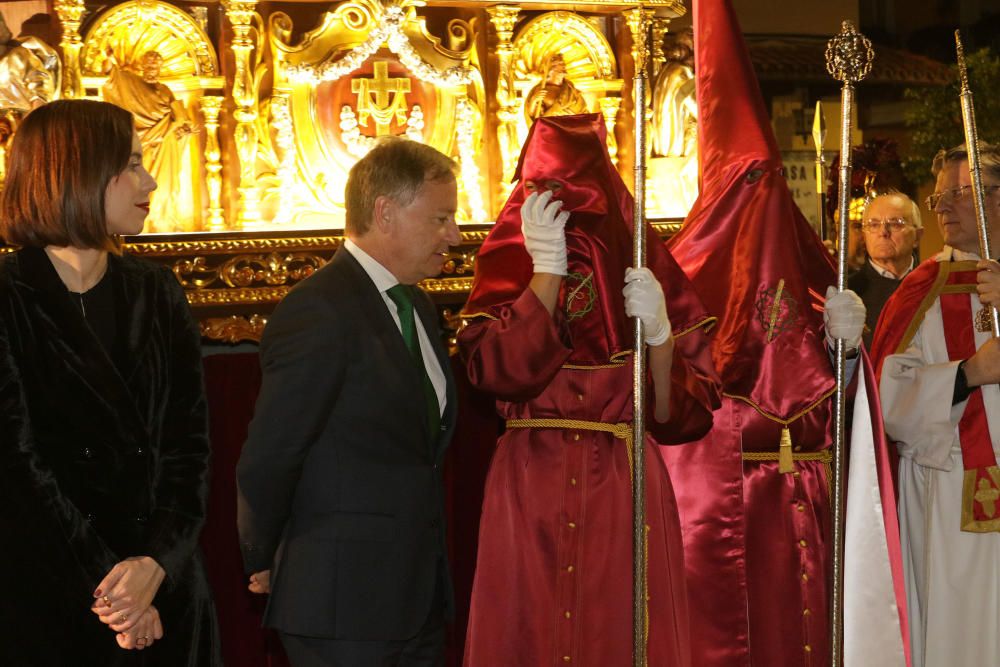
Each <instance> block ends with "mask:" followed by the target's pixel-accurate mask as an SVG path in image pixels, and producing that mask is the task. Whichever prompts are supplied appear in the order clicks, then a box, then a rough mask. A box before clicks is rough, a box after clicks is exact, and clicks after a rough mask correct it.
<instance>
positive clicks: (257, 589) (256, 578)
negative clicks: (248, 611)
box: [247, 570, 271, 594]
mask: <svg viewBox="0 0 1000 667" xmlns="http://www.w3.org/2000/svg"><path fill="white" fill-rule="evenodd" d="M247 588H249V589H250V592H251V593H260V594H264V593H270V592H271V571H270V570H261V571H260V572H254V573H253V574H251V575H250V585H249V586H247Z"/></svg>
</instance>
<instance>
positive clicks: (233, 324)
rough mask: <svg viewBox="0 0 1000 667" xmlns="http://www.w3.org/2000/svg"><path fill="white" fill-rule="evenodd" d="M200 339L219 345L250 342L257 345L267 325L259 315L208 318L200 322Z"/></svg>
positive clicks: (264, 318)
mask: <svg viewBox="0 0 1000 667" xmlns="http://www.w3.org/2000/svg"><path fill="white" fill-rule="evenodd" d="M199 324H200V329H201V335H202V338H207V339H208V340H213V341H217V342H220V343H242V342H245V341H250V342H254V343H259V342H260V338H261V336H262V335H263V334H264V327H265V326H266V325H267V318H266V317H262V316H261V315H251V316H250V317H241V316H239V315H232V316H230V317H209V318H205V319H203V320H201V322H200V323H199Z"/></svg>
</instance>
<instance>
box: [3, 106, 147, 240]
mask: <svg viewBox="0 0 1000 667" xmlns="http://www.w3.org/2000/svg"><path fill="white" fill-rule="evenodd" d="M132 132H133V129H132V114H130V113H129V112H127V111H125V110H124V109H122V108H120V107H117V106H115V105H114V104H109V103H107V102H97V101H94V100H58V101H56V102H50V103H49V104H46V105H43V106H40V107H38V108H37V109H35V110H34V111H32V112H31V113H29V114H28V115H27V116H25V118H24V120H23V121H21V123H20V124H19V125H18V127H17V132H16V133H15V135H14V139H13V141H12V142H11V147H10V159H9V161H8V167H7V179H6V182H5V183H4V188H3V196H2V199H0V234H2V235H3V237H4V239H5V240H6V241H7V242H8V243H10V244H12V245H18V246H30V247H36V248H40V247H44V246H48V245H52V246H74V247H77V248H100V249H105V250H114V249H115V247H116V243H115V241H114V240H113V239H112V237H111V235H110V234H109V233H108V227H107V220H106V216H105V212H104V195H105V192H106V191H107V188H108V183H110V182H111V179H113V178H114V177H115V176H117V175H118V174H120V173H121V172H122V171H124V169H125V167H126V166H128V162H129V158H130V157H131V155H132Z"/></svg>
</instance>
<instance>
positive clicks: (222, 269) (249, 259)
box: [173, 252, 327, 290]
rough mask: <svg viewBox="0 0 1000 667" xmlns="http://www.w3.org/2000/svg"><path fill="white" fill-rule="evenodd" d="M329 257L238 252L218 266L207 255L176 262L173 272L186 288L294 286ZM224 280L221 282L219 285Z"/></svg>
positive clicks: (297, 253) (308, 254)
mask: <svg viewBox="0 0 1000 667" xmlns="http://www.w3.org/2000/svg"><path fill="white" fill-rule="evenodd" d="M326 262H327V260H326V259H324V258H323V257H320V256H319V255H314V254H312V253H307V252H295V253H277V252H272V253H269V254H267V255H237V256H235V257H231V258H229V259H227V260H226V261H224V262H222V263H221V264H219V265H217V266H212V265H210V264H209V261H208V258H206V257H205V256H201V255H199V256H197V257H191V258H185V259H182V260H178V261H177V262H174V265H173V271H174V275H175V276H177V280H179V281H180V283H181V285H183V286H184V287H185V288H186V289H194V290H203V289H206V288H209V287H222V286H223V285H225V286H227V287H233V288H237V289H239V288H250V287H258V286H263V285H268V286H281V285H292V284H295V283H297V282H299V281H300V280H304V279H306V278H308V277H309V276H311V275H312V274H313V273H314V272H315V271H316V270H317V269H319V268H320V267H322V266H323V265H324V264H326ZM219 283H221V284H219Z"/></svg>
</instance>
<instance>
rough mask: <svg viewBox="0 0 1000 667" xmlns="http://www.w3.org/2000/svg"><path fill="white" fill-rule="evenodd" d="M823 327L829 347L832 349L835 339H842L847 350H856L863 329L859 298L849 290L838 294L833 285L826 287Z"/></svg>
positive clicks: (861, 303)
mask: <svg viewBox="0 0 1000 667" xmlns="http://www.w3.org/2000/svg"><path fill="white" fill-rule="evenodd" d="M823 325H824V326H825V327H826V342H827V344H828V345H829V346H830V347H834V345H835V342H834V341H835V340H836V339H837V338H843V339H844V346H845V347H846V349H847V350H856V349H857V348H858V345H860V344H861V332H862V331H864V328H865V304H864V302H863V301H861V297H859V296H858V295H857V293H856V292H852V291H851V290H849V289H845V290H844V291H843V292H840V293H838V292H837V288H836V287H834V286H833V285H831V286H830V287H827V288H826V305H825V306H824V307H823Z"/></svg>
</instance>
